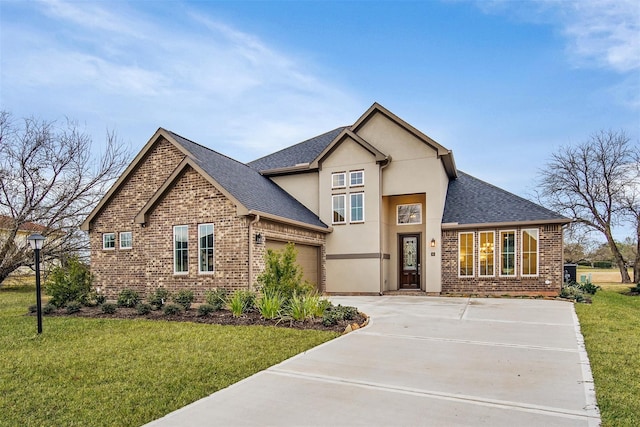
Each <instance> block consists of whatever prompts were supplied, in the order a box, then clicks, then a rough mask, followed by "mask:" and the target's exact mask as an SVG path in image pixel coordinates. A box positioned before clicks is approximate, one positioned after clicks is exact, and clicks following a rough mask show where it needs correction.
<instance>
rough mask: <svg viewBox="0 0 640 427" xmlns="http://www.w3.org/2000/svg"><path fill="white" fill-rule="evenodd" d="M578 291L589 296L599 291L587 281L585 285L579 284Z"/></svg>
mask: <svg viewBox="0 0 640 427" xmlns="http://www.w3.org/2000/svg"><path fill="white" fill-rule="evenodd" d="M580 289H581V290H582V292H584V293H587V294H589V295H595V294H596V292H598V289H600V286H598V285H594V284H593V283H591V281H589V280H587V281H586V282H585V283H581V284H580Z"/></svg>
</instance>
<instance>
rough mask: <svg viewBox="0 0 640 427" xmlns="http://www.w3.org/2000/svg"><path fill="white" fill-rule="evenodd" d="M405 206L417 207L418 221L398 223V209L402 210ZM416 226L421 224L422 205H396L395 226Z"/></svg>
mask: <svg viewBox="0 0 640 427" xmlns="http://www.w3.org/2000/svg"><path fill="white" fill-rule="evenodd" d="M405 206H418V216H419V220H420V221H418V222H400V208H403V207H405ZM416 224H422V203H406V204H403V205H396V225H416Z"/></svg>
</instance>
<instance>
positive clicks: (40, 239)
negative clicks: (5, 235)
mask: <svg viewBox="0 0 640 427" xmlns="http://www.w3.org/2000/svg"><path fill="white" fill-rule="evenodd" d="M27 241H28V242H29V246H31V249H33V252H34V253H35V256H36V309H37V310H38V333H39V334H41V333H42V298H41V297H40V249H42V244H43V243H44V236H42V235H41V234H38V233H34V234H32V235H31V236H29V237H27Z"/></svg>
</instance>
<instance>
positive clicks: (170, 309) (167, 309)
mask: <svg viewBox="0 0 640 427" xmlns="http://www.w3.org/2000/svg"><path fill="white" fill-rule="evenodd" d="M163 311H164V314H165V315H167V316H175V315H176V314H180V313H181V312H182V306H180V305H178V304H167V305H165V306H164V310H163Z"/></svg>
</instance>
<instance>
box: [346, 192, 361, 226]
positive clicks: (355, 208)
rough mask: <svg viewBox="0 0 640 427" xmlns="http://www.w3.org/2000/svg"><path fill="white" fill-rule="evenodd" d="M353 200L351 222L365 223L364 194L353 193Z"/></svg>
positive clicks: (351, 195) (351, 196)
mask: <svg viewBox="0 0 640 427" xmlns="http://www.w3.org/2000/svg"><path fill="white" fill-rule="evenodd" d="M349 196H350V198H351V217H350V221H351V222H364V193H353V194H350V195H349Z"/></svg>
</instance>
